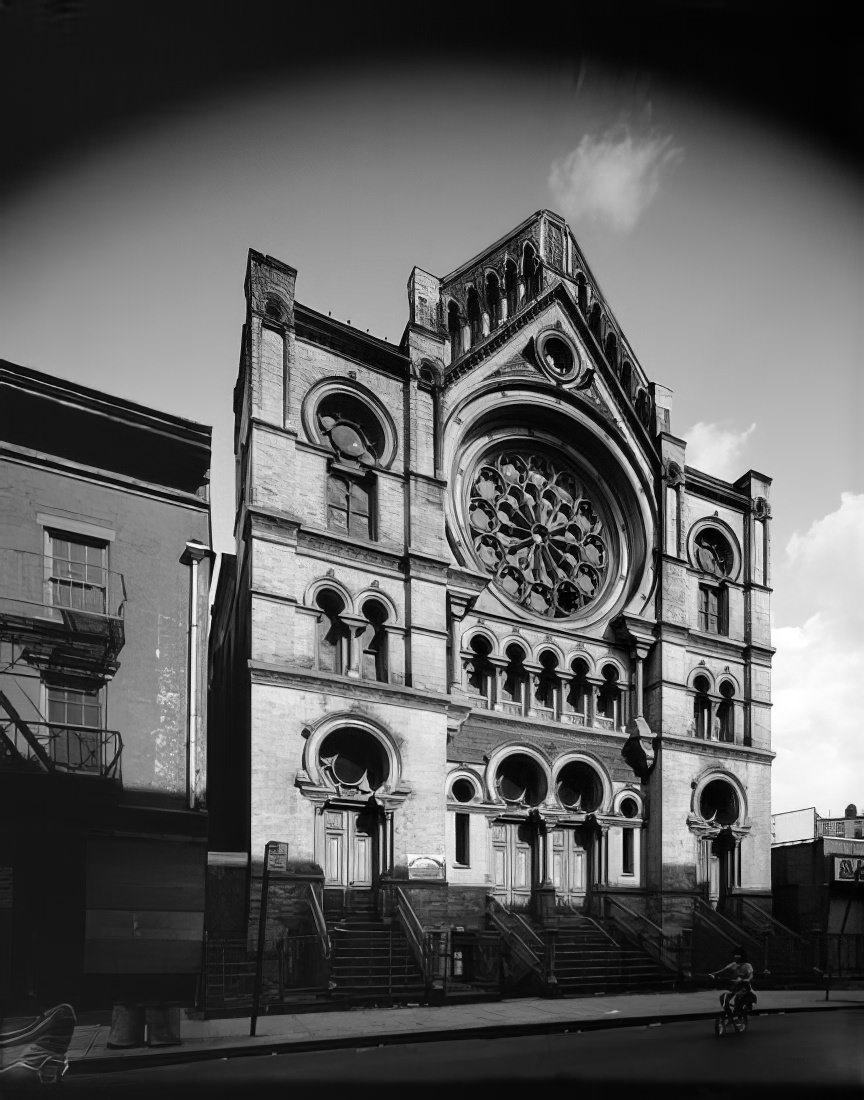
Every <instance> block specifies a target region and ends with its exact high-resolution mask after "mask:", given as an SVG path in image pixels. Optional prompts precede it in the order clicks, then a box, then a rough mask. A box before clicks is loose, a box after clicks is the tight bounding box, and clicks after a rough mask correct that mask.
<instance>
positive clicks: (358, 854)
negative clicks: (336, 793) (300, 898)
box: [324, 807, 380, 890]
mask: <svg viewBox="0 0 864 1100" xmlns="http://www.w3.org/2000/svg"><path fill="white" fill-rule="evenodd" d="M379 835H380V828H379V823H378V820H377V816H376V815H375V814H373V813H370V812H368V811H364V810H359V811H358V810H351V809H330V808H329V807H328V808H327V809H325V811H324V885H325V886H342V887H345V888H352V889H356V890H368V889H370V888H371V887H372V885H373V883H374V882H375V879H376V878H377V874H378V846H379Z"/></svg>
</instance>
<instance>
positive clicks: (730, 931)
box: [694, 898, 764, 950]
mask: <svg viewBox="0 0 864 1100" xmlns="http://www.w3.org/2000/svg"><path fill="white" fill-rule="evenodd" d="M694 901H695V903H696V904H695V906H694V915H695V916H701V917H702V919H703V920H704V921H705V922H706V923H707V924H710V925H711V926H712V927H713V929H714V931H715V932H717V933H718V935H720V936H722V937H723V939H725V940H727V941H728V942H729V943H731V944H733V945H734V946H738V945H739V944H740V943H741V938H742V936H743V937H744V938H745V939H748V940H749V941H750V943H751V945H753V946H755V947H756V948H758V949H760V950H762V949H764V944H761V943H759V941H758V940H757V939H756V937H755V936H754V934H753V933H752V932H748V931H747V929H746V928H741V927H740V925H737V924H735V923H734V922H733V921H731V920H729V919H728V917H724V916H723V914H722V913H718V912H717V910H716V909H712V908H711V906H710V905H708V903H707V902H705V901H703V900H702V898H694ZM724 925H725V926H726V927H725V928H724Z"/></svg>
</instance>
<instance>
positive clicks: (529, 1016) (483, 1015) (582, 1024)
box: [68, 989, 864, 1076]
mask: <svg viewBox="0 0 864 1100" xmlns="http://www.w3.org/2000/svg"><path fill="white" fill-rule="evenodd" d="M758 995H759V1003H758V1005H757V1007H756V1013H757V1014H758V1013H766V1012H771V1013H773V1012H812V1011H817V1012H822V1011H830V1010H832V1009H842V1008H847V1009H848V1008H854V1007H858V1008H864V989H847V990H840V989H838V990H836V991H832V993H831V999H830V1000H828V1001H826V1000H825V993H824V991H822V990H818V989H807V990H766V991H764V992H759V994H758ZM717 997H718V994H717V991H716V990H714V989H708V990H699V991H697V992H693V993H631V994H620V995H613V996H608V997H607V996H603V995H598V996H595V997H577V998H562V999H561V1000H549V999H547V998H539V997H538V998H520V999H518V1000H511V1001H495V1002H491V1003H483V1004H464V1005H442V1006H440V1007H431V1006H418V1007H409V1006H404V1007H398V1008H355V1009H349V1010H347V1011H344V1012H306V1013H299V1014H297V1015H284V1016H281V1015H280V1016H262V1017H260V1018H259V1020H258V1027H257V1032H258V1034H257V1035H256V1037H255V1038H254V1039H253V1038H250V1036H249V1018H248V1017H241V1018H239V1019H231V1020H186V1019H184V1020H183V1021H182V1023H181V1044H180V1045H179V1046H164V1047H137V1048H133V1049H129V1050H110V1049H109V1048H108V1034H109V1030H110V1029H109V1028H108V1027H107V1026H105V1025H93V1026H86V1025H85V1026H80V1027H77V1028H76V1029H75V1033H74V1035H73V1038H72V1043H71V1045H70V1047H69V1051H68V1058H69V1063H70V1068H69V1072H70V1074H73V1075H75V1076H80V1075H84V1074H91V1073H107V1072H115V1071H117V1070H122V1069H141V1068H143V1067H146V1066H156V1065H170V1064H172V1063H175V1064H176V1063H181V1062H191V1061H197V1060H199V1059H210V1058H237V1057H242V1056H249V1055H256V1054H270V1053H274V1052H278V1053H283V1054H285V1053H290V1052H291V1051H297V1052H300V1051H310V1050H327V1049H334V1048H338V1047H351V1046H378V1045H384V1044H392V1043H412V1042H431V1041H434V1040H441V1039H447V1040H453V1039H457V1038H463V1039H477V1038H490V1039H492V1038H500V1037H502V1036H505V1035H529V1034H543V1033H554V1032H556V1031H570V1030H574V1031H576V1030H582V1031H587V1030H593V1029H597V1028H609V1027H626V1026H631V1027H632V1026H636V1025H646V1024H654V1023H673V1022H678V1021H681V1020H687V1019H708V1018H711V1017H713V1016H715V1015H716V1014H717V1011H718V1003H717Z"/></svg>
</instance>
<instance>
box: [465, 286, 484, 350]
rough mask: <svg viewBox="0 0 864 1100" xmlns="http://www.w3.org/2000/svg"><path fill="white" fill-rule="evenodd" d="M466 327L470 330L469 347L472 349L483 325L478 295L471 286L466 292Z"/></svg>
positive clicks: (481, 332) (481, 333)
mask: <svg viewBox="0 0 864 1100" xmlns="http://www.w3.org/2000/svg"><path fill="white" fill-rule="evenodd" d="M468 326H469V328H470V330H471V346H472V347H473V346H474V345H475V344H476V343H477V341H478V340H479V339H480V337H481V336H482V335H483V325H482V321H481V317H480V295H479V294H478V293H477V290H476V288H475V287H473V286H472V287H471V288H470V289H469V290H468Z"/></svg>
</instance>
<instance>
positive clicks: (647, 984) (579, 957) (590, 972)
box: [537, 925, 674, 995]
mask: <svg viewBox="0 0 864 1100" xmlns="http://www.w3.org/2000/svg"><path fill="white" fill-rule="evenodd" d="M537 931H538V934H539V935H540V936H541V938H542V939H543V940H544V942H546V943H548V942H549V940H550V932H549V930H547V929H538V930H537ZM551 936H552V937H554V943H555V964H554V967H553V973H554V975H555V981H556V984H557V986H558V989H559V991H560V992H561V993H562V994H564V995H567V994H574V995H578V994H581V993H628V992H639V991H646V992H647V991H649V990H655V989H669V988H671V986H672V984H673V980H674V979H673V975H671V974H670V973H668V972H667V971H666V970H665V969H664V968H663V967H662V966H661V965H660V964H659V963H657V962H655V960H654V959H652V958H651V957H650V956H649V955H647V954H646V953H645V952H644V951H641V950H640V949H639V948H638V947H634V946H631V945H630V944H627V943H623V942H619V941H615V940H614V939H610V936H609V934H606V933H605V931H604V930H603V929H601V928H600V927H597V926H594V927H591V926H590V925H582V926H581V927H580V926H575V927H574V926H571V927H567V926H566V925H565V926H563V927H560V928H559V929H558V930H557V931H555V932H554V933H551Z"/></svg>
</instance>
